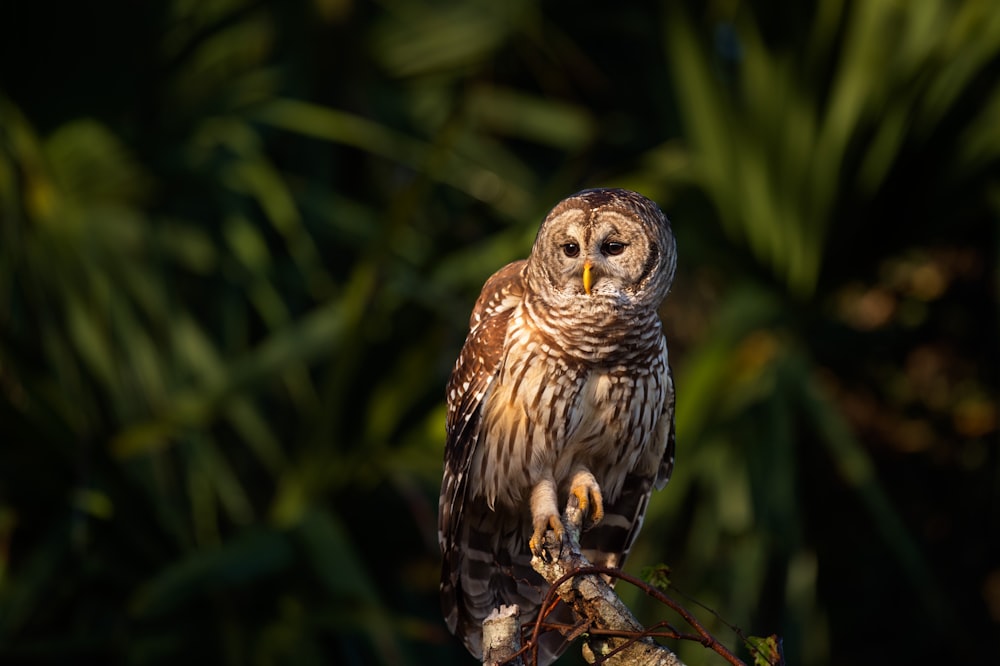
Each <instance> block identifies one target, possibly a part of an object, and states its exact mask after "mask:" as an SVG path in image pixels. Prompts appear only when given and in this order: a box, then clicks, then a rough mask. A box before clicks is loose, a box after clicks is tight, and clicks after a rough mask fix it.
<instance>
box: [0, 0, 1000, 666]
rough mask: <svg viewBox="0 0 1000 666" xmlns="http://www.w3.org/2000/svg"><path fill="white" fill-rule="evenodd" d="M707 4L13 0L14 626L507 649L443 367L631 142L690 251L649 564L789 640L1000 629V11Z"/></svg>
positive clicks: (459, 659)
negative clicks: (448, 474) (442, 549)
mask: <svg viewBox="0 0 1000 666" xmlns="http://www.w3.org/2000/svg"><path fill="white" fill-rule="evenodd" d="M689 5H690V6H689V7H687V8H686V9H685V8H684V7H683V6H682V5H681V3H664V4H663V6H660V5H658V4H655V3H638V4H630V5H627V6H620V7H615V8H609V7H608V6H606V5H604V4H602V5H598V4H596V3H589V4H588V3H584V4H580V3H576V4H574V5H566V6H558V5H556V4H555V3H541V4H535V3H528V2H508V3H496V2H486V1H485V0H483V1H479V0H476V1H475V2H461V3H460V2H421V1H419V0H392V1H391V2H382V3H351V2H343V1H339V0H314V2H312V3H285V4H278V3H252V2H248V1H247V0H227V1H225V2H209V3H206V2H192V1H188V0H172V1H164V2H160V3H125V2H120V3H111V4H109V5H106V6H102V7H100V8H93V7H89V8H79V9H77V8H65V9H63V10H60V12H59V15H58V16H57V15H48V14H47V13H46V11H44V10H41V9H39V8H32V7H28V6H27V5H25V6H24V7H23V8H18V9H17V10H16V11H7V12H3V14H4V20H2V21H0V86H2V89H0V425H2V432H3V435H2V444H0V661H4V662H8V661H9V662H11V663H14V662H33V663H66V662H81V661H84V662H86V661H102V662H121V663H137V664H140V663H141V664H155V663H168V662H174V661H177V660H184V661H186V662H190V661H196V662H206V663H231V664H238V663H254V664H277V663H294V664H310V663H347V664H370V663H381V664H420V663H432V662H433V663H450V662H455V663H466V662H467V656H466V655H465V654H464V650H463V649H462V648H461V647H460V646H458V645H457V642H456V641H453V640H451V638H450V637H449V636H447V633H446V630H445V629H444V626H443V623H442V621H441V619H440V615H439V611H438V603H437V598H436V594H437V567H438V566H439V563H438V553H437V545H436V541H435V530H436V524H435V513H436V508H437V505H436V502H437V485H438V483H439V480H440V471H441V455H442V446H443V429H444V405H443V387H444V384H445V382H446V379H447V375H448V372H449V371H450V368H451V364H452V362H453V360H454V358H455V355H456V354H457V351H458V349H459V347H460V345H461V342H462V339H463V337H464V335H465V328H466V324H467V317H468V313H469V311H470V309H471V306H472V303H473V301H474V299H475V297H476V295H477V291H478V288H479V286H480V285H481V284H482V282H483V280H484V279H485V278H486V277H487V276H488V275H489V274H490V273H491V272H492V271H493V270H495V269H497V268H499V267H500V266H501V265H503V264H504V263H505V262H507V261H510V260H512V259H514V258H517V257H521V256H524V255H525V254H526V252H527V251H528V249H529V248H530V244H531V241H532V238H533V236H534V233H535V230H536V229H537V225H538V222H539V220H540V219H541V217H542V216H543V215H544V213H545V211H546V210H547V208H548V207H549V206H551V205H552V204H554V203H555V202H556V201H557V200H559V199H560V198H562V197H563V196H566V195H567V194H569V193H571V192H572V191H575V190H576V189H579V188H581V187H585V186H595V185H620V186H626V187H633V188H636V189H639V190H641V191H643V192H644V193H645V194H647V195H649V196H652V197H654V198H656V199H657V200H658V201H659V202H660V203H661V205H662V206H663V207H664V209H665V210H666V211H667V213H668V215H669V216H670V217H671V219H672V220H673V224H674V227H675V231H676V233H677V235H678V238H679V246H680V257H681V266H680V272H679V274H678V278H677V281H676V284H675V289H674V292H673V293H672V294H671V296H670V297H669V298H668V300H667V302H666V303H665V305H664V308H663V311H662V314H663V316H664V319H665V324H666V329H667V332H668V336H669V339H670V349H671V354H672V358H673V362H674V367H675V370H676V380H677V387H678V403H677V429H678V436H677V441H678V460H677V467H676V470H675V474H674V478H673V480H672V481H671V484H670V485H669V486H668V487H667V489H666V490H665V491H664V492H661V493H658V494H657V495H656V496H655V497H654V499H653V501H652V502H651V505H650V509H649V513H648V516H647V521H646V525H645V528H644V531H643V535H642V536H641V537H640V540H639V542H638V543H637V546H636V548H635V550H634V551H633V553H632V555H631V559H630V563H629V566H630V567H642V566H644V565H646V564H647V563H649V562H659V561H669V562H671V563H672V571H670V572H665V570H664V568H663V567H659V568H655V569H654V570H653V571H652V574H651V576H652V577H650V578H649V579H650V580H651V581H653V580H655V581H657V582H656V583H655V584H657V585H661V584H662V585H667V584H670V581H671V580H672V581H673V584H674V585H676V587H678V588H680V589H682V590H683V591H684V592H685V593H686V594H687V595H689V596H692V597H694V598H696V599H698V600H699V601H701V602H703V603H704V604H706V605H707V606H709V607H711V608H714V609H716V610H718V612H719V614H720V615H721V616H723V617H725V618H726V619H727V621H731V622H733V623H735V624H736V625H737V626H739V627H741V628H742V629H743V630H745V631H746V632H748V633H758V634H771V633H774V634H776V635H778V636H781V637H782V639H783V644H782V645H783V649H784V652H785V654H786V655H787V656H788V659H789V663H804V664H820V663H851V664H858V663H884V662H886V661H900V660H905V661H915V660H918V659H926V658H927V655H928V654H934V655H935V656H936V657H938V658H941V657H944V658H946V659H948V660H950V661H955V662H961V663H968V664H985V663H991V662H992V661H994V660H995V654H996V652H997V650H998V649H1000V645H998V644H997V643H996V640H995V636H996V633H997V632H996V622H997V618H998V617H1000V610H998V609H1000V592H998V585H997V582H996V581H997V580H998V577H1000V560H998V554H1000V542H998V541H997V539H998V535H1000V521H998V513H997V504H996V501H995V500H996V497H995V490H996V484H997V481H998V478H997V472H996V470H997V469H1000V468H998V466H997V462H998V459H1000V458H998V456H1000V453H998V448H997V419H998V416H997V395H998V384H1000V379H998V367H1000V363H998V359H997V346H996V339H997V333H998V327H997V316H998V307H997V306H998V301H997V295H996V290H997V285H998V284H1000V283H998V279H1000V273H998V272H997V249H998V247H1000V245H998V243H997V230H998V226H997V219H998V213H1000V196H998V193H1000V180H998V174H1000V124H998V123H997V122H996V118H997V117H998V114H1000V87H998V86H997V80H998V72H1000V12H996V11H995V8H994V7H993V6H992V3H990V2H986V1H983V0H964V1H961V2H953V1H946V0H930V1H927V2H921V3H899V2H890V1H888V0H885V1H883V0H872V1H870V2H861V1H854V2H844V1H841V0H817V1H816V2H812V3H805V4H802V5H796V6H795V9H794V11H791V10H786V9H782V10H781V11H777V10H776V8H775V6H774V3H768V2H751V3H723V2H718V3H710V4H709V5H708V7H707V8H702V6H701V5H700V4H699V3H689ZM56 56H58V57H56ZM28 64H30V66H28ZM623 594H625V595H631V596H630V597H627V601H629V603H630V604H631V605H632V606H633V607H635V608H636V609H637V610H638V611H639V612H640V614H644V615H645V616H646V618H647V619H649V620H650V622H652V621H655V620H657V619H660V618H659V617H658V616H657V615H656V614H658V613H660V612H662V608H661V607H659V606H655V605H652V604H650V603H649V602H647V601H646V600H644V599H642V598H641V597H639V596H637V593H635V592H629V591H627V590H623ZM702 619H703V620H704V621H705V622H706V624H707V625H709V626H711V627H712V628H713V630H715V631H718V632H719V635H720V636H721V637H722V638H723V640H724V641H725V642H727V643H728V644H730V645H736V644H738V642H739V641H738V640H737V639H736V637H735V636H733V635H732V634H730V633H728V632H729V630H728V629H727V628H726V627H725V626H724V625H723V624H722V623H721V621H720V620H718V618H715V617H711V616H709V617H705V618H702ZM773 645H774V644H773V643H768V644H767V646H769V647H773ZM754 649H757V650H760V649H762V647H761V646H760V645H758V646H756V647H755V648H754ZM680 650H681V655H682V657H684V658H685V659H686V660H688V662H689V663H700V662H701V661H703V660H704V654H703V652H701V650H702V648H701V647H700V646H697V645H686V644H685V645H681V646H680ZM748 654H749V653H748ZM572 659H573V657H568V658H567V660H568V661H572Z"/></svg>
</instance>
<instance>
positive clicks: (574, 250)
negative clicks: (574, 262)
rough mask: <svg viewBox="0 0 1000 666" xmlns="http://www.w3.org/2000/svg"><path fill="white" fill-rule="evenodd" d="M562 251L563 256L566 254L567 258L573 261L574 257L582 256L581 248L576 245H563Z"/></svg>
mask: <svg viewBox="0 0 1000 666" xmlns="http://www.w3.org/2000/svg"><path fill="white" fill-rule="evenodd" d="M562 250H563V254H565V255H566V256H567V257H569V258H571V259H572V258H573V257H576V256H579V254H580V246H579V245H577V244H576V243H563V245H562Z"/></svg>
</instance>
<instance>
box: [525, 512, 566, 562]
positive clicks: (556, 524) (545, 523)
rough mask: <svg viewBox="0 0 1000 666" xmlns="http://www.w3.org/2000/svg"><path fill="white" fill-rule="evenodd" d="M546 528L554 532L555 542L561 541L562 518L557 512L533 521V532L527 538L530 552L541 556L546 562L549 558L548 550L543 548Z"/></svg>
mask: <svg viewBox="0 0 1000 666" xmlns="http://www.w3.org/2000/svg"><path fill="white" fill-rule="evenodd" d="M548 530H552V533H553V534H555V537H556V539H555V540H556V542H557V543H562V538H563V524H562V519H560V518H559V516H558V515H557V514H552V515H550V516H548V517H547V518H544V519H542V520H541V521H540V522H537V523H535V525H534V532H533V533H532V535H531V539H529V540H528V547H529V548H531V554H532V555H536V556H538V557H540V558H542V559H543V560H545V561H546V562H548V561H549V560H550V559H551V556H550V555H549V552H548V551H547V550H546V549H545V532H547V531H548Z"/></svg>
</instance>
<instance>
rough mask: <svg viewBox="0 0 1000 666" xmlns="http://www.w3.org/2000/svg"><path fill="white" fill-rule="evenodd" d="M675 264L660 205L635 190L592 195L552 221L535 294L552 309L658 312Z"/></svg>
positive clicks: (539, 242)
mask: <svg viewBox="0 0 1000 666" xmlns="http://www.w3.org/2000/svg"><path fill="white" fill-rule="evenodd" d="M676 263H677V243H676V241H675V240H674V235H673V232H672V231H671V229H670V222H669V221H668V220H667V218H666V216H665V215H664V214H663V212H662V211H661V210H660V208H659V207H658V206H657V205H656V204H655V203H653V202H652V201H650V200H649V199H647V198H646V197H644V196H642V195H641V194H638V193H636V192H631V191H629V190H622V189H591V190H583V191H582V192H577V193H576V194H574V195H573V196H571V197H568V198H566V199H563V200H562V201H560V202H559V203H558V204H557V205H556V207H555V208H553V209H552V211H551V212H550V213H549V214H548V215H547V216H546V218H545V220H544V221H543V222H542V226H541V227H540V228H539V230H538V236H537V237H536V238H535V244H534V246H533V247H532V249H531V256H530V257H529V258H528V274H527V277H528V282H529V284H530V286H531V289H532V291H533V292H535V293H537V294H539V295H541V297H542V298H543V299H544V300H546V301H547V302H548V303H549V304H551V305H554V306H561V307H572V308H574V309H576V308H584V309H586V308H588V307H590V306H591V304H594V305H596V304H597V303H600V304H601V307H605V306H606V305H607V304H608V303H609V302H611V303H613V304H614V305H615V307H616V308H623V309H632V308H656V307H658V306H659V304H660V302H661V301H663V299H664V298H665V297H666V295H667V292H668V291H669V289H670V284H671V282H672V281H673V278H674V269H675V267H676Z"/></svg>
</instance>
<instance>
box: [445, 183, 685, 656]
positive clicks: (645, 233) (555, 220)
mask: <svg viewBox="0 0 1000 666" xmlns="http://www.w3.org/2000/svg"><path fill="white" fill-rule="evenodd" d="M676 256H677V250H676V243H675V240H674V236H673V233H672V232H671V229H670V223H669V222H668V221H667V218H666V217H665V216H664V215H663V213H662V212H661V211H660V209H659V208H658V207H657V206H656V204H654V203H653V202H652V201H650V200H649V199H646V198H645V197H643V196H641V195H639V194H636V193H635V192H629V191H626V190H617V189H597V190H584V191H583V192H579V193H577V194H575V195H573V196H571V197H569V198H568V199H565V200H563V201H562V202H560V203H559V204H558V205H557V206H556V207H555V208H554V209H553V210H552V211H551V212H550V213H549V214H548V216H547V217H546V218H545V220H544V221H543V222H542V225H541V228H540V229H539V231H538V236H537V237H536V239H535V244H534V246H533V248H532V250H531V255H530V256H529V257H528V259H527V260H522V261H516V262H514V263H511V264H508V265H507V266H505V267H503V268H501V269H500V270H499V271H497V272H496V273H495V274H494V275H493V276H492V277H490V279H489V280H487V282H486V284H485V285H484V286H483V290H482V293H481V295H480V296H479V299H478V301H477V302H476V305H475V308H474V309H473V312H472V317H471V319H470V322H469V325H470V331H469V335H468V337H467V338H466V341H465V345H464V346H463V348H462V351H461V353H460V354H459V357H458V361H457V362H456V363H455V369H454V371H453V372H452V375H451V379H450V381H449V383H448V419H447V444H446V448H445V468H444V478H443V480H442V484H441V500H440V507H439V516H438V519H439V524H438V527H439V532H438V538H439V542H440V545H441V551H442V554H443V557H444V563H443V566H442V571H441V597H442V604H443V608H444V613H445V619H446V621H447V624H448V628H449V629H450V630H451V631H452V632H453V633H455V634H456V635H458V636H459V637H460V638H461V639H462V640H463V642H464V643H465V645H466V647H467V648H468V649H469V651H470V652H471V653H472V654H473V655H474V656H476V657H477V658H478V659H481V658H482V634H481V627H482V621H483V619H484V618H485V617H486V616H487V615H488V614H489V613H490V612H491V611H492V610H493V609H494V608H497V607H498V606H500V605H510V604H517V605H518V607H519V608H520V612H521V620H522V624H527V623H529V622H533V621H534V619H535V617H536V615H537V613H538V606H539V604H540V603H541V601H542V598H543V597H544V595H545V593H546V591H547V585H546V583H545V582H544V580H543V579H542V578H541V576H539V575H538V574H537V573H536V572H535V571H534V570H533V569H532V568H531V565H530V561H531V555H532V553H533V552H538V549H539V544H540V539H541V536H542V535H543V534H544V533H545V531H546V530H548V529H553V530H555V531H556V532H561V531H562V529H563V528H562V523H561V521H560V513H561V508H562V507H563V506H565V503H566V502H567V501H568V498H569V497H570V495H573V496H575V497H576V499H577V501H578V502H579V503H580V506H581V508H583V509H584V513H585V515H586V521H585V524H584V525H583V527H584V529H585V531H584V532H583V535H582V537H581V547H582V548H583V550H584V554H585V555H586V556H587V557H588V559H590V561H591V562H593V563H594V564H599V565H605V566H612V567H621V566H622V564H623V562H624V560H625V557H626V556H627V555H628V551H629V548H630V547H631V546H632V543H633V541H634V540H635V537H636V535H637V534H638V531H639V528H640V526H641V524H642V519H643V515H644V514H645V510H646V504H647V501H648V500H649V495H650V492H651V491H652V488H653V487H657V488H661V487H663V485H664V484H666V482H667V480H668V479H669V476H670V471H671V468H672V467H673V455H674V454H673V451H674V437H673V420H674V419H673V407H674V387H673V378H672V376H671V372H670V366H669V364H668V360H667V346H666V341H665V340H664V337H663V333H662V330H661V326H660V320H659V316H658V315H657V308H658V307H659V305H660V303H661V302H662V301H663V299H664V298H665V296H666V294H667V291H668V290H669V288H670V284H671V282H672V280H673V274H674V268H675V265H676ZM561 612H562V613H564V614H566V613H568V611H567V610H566V609H562V611H561ZM544 638H545V640H544V641H543V644H542V646H541V647H542V651H543V656H542V659H543V660H544V661H545V662H548V661H551V660H553V659H555V657H557V656H558V654H559V653H560V652H561V651H562V650H563V649H565V647H566V645H565V642H564V639H563V638H562V636H560V635H558V634H549V635H547V636H546V637H544Z"/></svg>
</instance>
